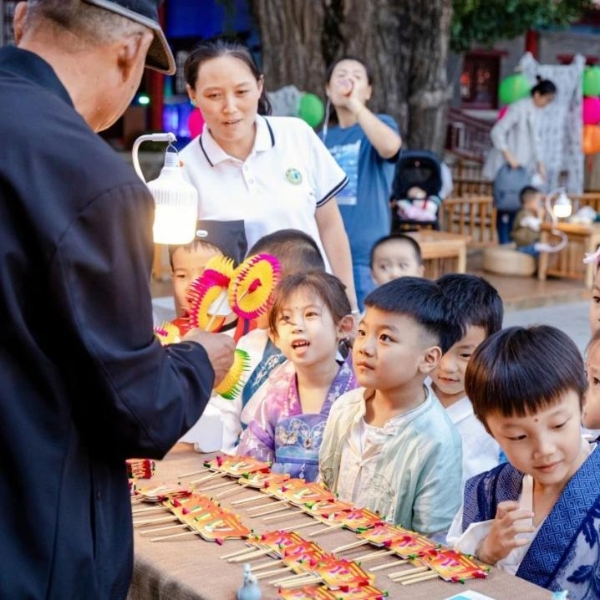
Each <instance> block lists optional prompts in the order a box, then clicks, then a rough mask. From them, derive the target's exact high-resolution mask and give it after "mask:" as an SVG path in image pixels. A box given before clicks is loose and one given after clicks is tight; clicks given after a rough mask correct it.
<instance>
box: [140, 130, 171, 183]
mask: <svg viewBox="0 0 600 600" xmlns="http://www.w3.org/2000/svg"><path fill="white" fill-rule="evenodd" d="M176 141H177V138H176V137H175V134H174V133H170V132H169V133H148V134H146V135H140V137H138V138H137V139H136V140H135V142H134V143H133V147H132V148H131V156H132V159H133V168H134V169H135V172H136V173H137V174H138V177H139V178H140V179H141V180H142V181H143V182H144V183H146V179H145V178H144V174H143V173H142V169H141V167H140V161H139V158H138V150H139V147H140V145H141V144H142V143H143V142H168V143H169V146H168V147H167V150H168V149H169V148H174V146H173V145H172V144H173V142H176Z"/></svg>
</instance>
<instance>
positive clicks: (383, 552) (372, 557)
mask: <svg viewBox="0 0 600 600" xmlns="http://www.w3.org/2000/svg"><path fill="white" fill-rule="evenodd" d="M390 554H395V550H377V552H370V553H369V554H363V555H362V556H357V557H355V558H353V559H352V560H353V561H354V562H358V561H361V562H365V561H368V560H376V559H378V558H381V557H383V556H389V555H390Z"/></svg>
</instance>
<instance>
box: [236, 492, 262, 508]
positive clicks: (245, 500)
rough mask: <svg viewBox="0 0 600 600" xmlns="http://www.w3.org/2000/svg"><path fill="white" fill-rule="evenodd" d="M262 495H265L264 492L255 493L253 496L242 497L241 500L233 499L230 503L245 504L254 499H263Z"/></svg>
mask: <svg viewBox="0 0 600 600" xmlns="http://www.w3.org/2000/svg"><path fill="white" fill-rule="evenodd" d="M244 491H245V490H244ZM264 497H265V495H264V494H256V495H255V496H250V497H249V498H242V499H241V500H234V501H233V502H232V503H231V506H237V505H238V504H246V503H247V502H254V500H259V499H263V498H264ZM248 510H251V509H248Z"/></svg>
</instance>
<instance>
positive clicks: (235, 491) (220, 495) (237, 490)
mask: <svg viewBox="0 0 600 600" xmlns="http://www.w3.org/2000/svg"><path fill="white" fill-rule="evenodd" d="M245 491H246V490H245V489H244V488H242V487H239V486H238V487H237V488H232V489H230V490H225V491H224V492H219V493H218V494H215V495H214V498H218V499H221V498H225V496H234V495H235V494H239V493H240V492H245Z"/></svg>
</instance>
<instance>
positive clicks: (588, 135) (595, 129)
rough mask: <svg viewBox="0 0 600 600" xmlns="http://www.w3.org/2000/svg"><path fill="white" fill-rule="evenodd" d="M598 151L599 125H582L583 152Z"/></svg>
mask: <svg viewBox="0 0 600 600" xmlns="http://www.w3.org/2000/svg"><path fill="white" fill-rule="evenodd" d="M596 152H600V127H599V126H598V125H584V126H583V153H584V154H596Z"/></svg>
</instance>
